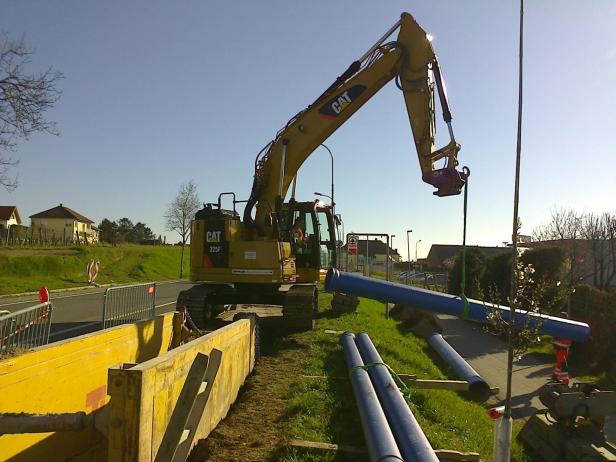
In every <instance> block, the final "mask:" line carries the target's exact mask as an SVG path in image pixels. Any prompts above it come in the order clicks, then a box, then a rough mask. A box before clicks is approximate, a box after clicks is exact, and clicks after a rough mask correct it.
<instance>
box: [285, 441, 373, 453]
mask: <svg viewBox="0 0 616 462" xmlns="http://www.w3.org/2000/svg"><path fill="white" fill-rule="evenodd" d="M287 446H292V447H295V448H303V449H315V450H318V451H334V452H343V453H347V454H357V455H366V454H368V451H367V450H366V448H362V447H357V446H347V445H344V444H333V443H321V442H319V441H304V440H289V442H288V443H287Z"/></svg>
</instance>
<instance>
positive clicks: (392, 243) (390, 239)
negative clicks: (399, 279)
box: [387, 234, 396, 281]
mask: <svg viewBox="0 0 616 462" xmlns="http://www.w3.org/2000/svg"><path fill="white" fill-rule="evenodd" d="M394 237H396V235H395V234H392V235H391V236H390V237H389V242H390V243H391V245H390V247H391V250H394ZM394 252H395V250H394ZM387 253H389V249H387ZM392 258H393V256H392ZM387 265H388V266H387V267H388V268H389V259H387ZM388 273H389V272H388ZM387 280H388V281H389V278H388V279H387Z"/></svg>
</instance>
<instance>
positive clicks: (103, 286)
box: [0, 279, 191, 300]
mask: <svg viewBox="0 0 616 462" xmlns="http://www.w3.org/2000/svg"><path fill="white" fill-rule="evenodd" d="M154 282H156V283H158V284H173V283H177V282H191V281H189V280H187V279H171V280H168V281H154ZM127 284H130V283H129V282H118V283H112V284H100V285H87V286H79V287H66V288H64V289H51V290H50V291H49V293H50V294H61V293H64V292H78V291H81V290H88V289H106V288H109V287H115V286H121V285H127ZM31 295H38V291H36V292H22V293H18V294H5V295H0V300H3V299H6V298H18V297H27V296H31Z"/></svg>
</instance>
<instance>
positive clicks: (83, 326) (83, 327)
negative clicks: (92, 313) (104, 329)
mask: <svg viewBox="0 0 616 462" xmlns="http://www.w3.org/2000/svg"><path fill="white" fill-rule="evenodd" d="M100 324H101V322H100V321H92V322H89V323H88V324H82V325H81V326H75V327H70V328H68V329H62V330H59V331H57V332H52V333H51V334H49V337H50V338H51V337H56V336H58V335H61V334H67V333H69V332H74V331H76V330H83V329H85V328H86V327H90V326H94V325H100ZM52 325H53V324H52Z"/></svg>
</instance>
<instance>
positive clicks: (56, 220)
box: [30, 204, 98, 244]
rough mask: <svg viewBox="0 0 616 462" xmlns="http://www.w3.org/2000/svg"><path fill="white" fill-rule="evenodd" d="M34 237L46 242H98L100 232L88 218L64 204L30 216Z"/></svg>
mask: <svg viewBox="0 0 616 462" xmlns="http://www.w3.org/2000/svg"><path fill="white" fill-rule="evenodd" d="M30 220H31V228H32V231H31V232H32V234H33V236H34V237H35V239H36V238H38V239H41V240H44V241H60V242H65V243H68V242H78V243H82V244H93V243H96V242H98V230H97V229H96V228H95V227H94V226H92V224H93V223H94V222H93V221H92V220H90V219H89V218H88V217H85V216H84V215H82V214H80V213H78V212H75V211H74V210H73V209H70V208H68V207H66V206H64V205H63V204H60V205H58V206H57V207H53V208H50V209H48V210H44V211H42V212H39V213H35V214H34V215H30Z"/></svg>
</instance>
